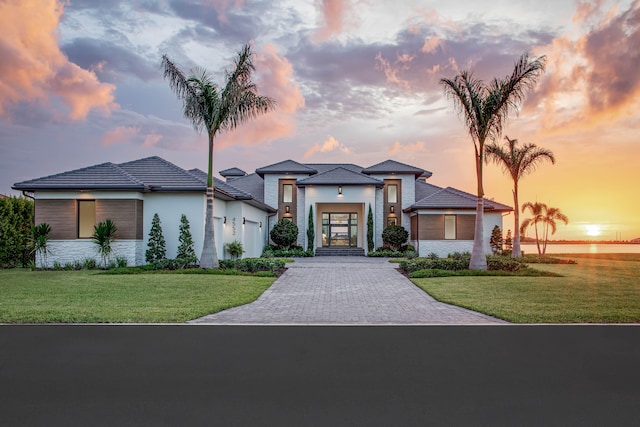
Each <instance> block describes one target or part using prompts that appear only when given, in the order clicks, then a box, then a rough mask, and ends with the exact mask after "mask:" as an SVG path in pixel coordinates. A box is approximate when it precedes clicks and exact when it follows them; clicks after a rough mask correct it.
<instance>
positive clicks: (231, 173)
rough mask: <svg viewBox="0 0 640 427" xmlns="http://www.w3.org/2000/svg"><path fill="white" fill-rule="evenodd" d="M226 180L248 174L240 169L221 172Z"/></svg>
mask: <svg viewBox="0 0 640 427" xmlns="http://www.w3.org/2000/svg"><path fill="white" fill-rule="evenodd" d="M219 173H220V175H222V176H224V177H225V178H226V177H228V176H233V177H235V176H245V175H246V174H247V173H246V172H245V171H243V170H242V169H240V168H229V169H225V170H223V171H220V172H219Z"/></svg>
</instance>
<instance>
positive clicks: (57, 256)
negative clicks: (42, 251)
mask: <svg viewBox="0 0 640 427" xmlns="http://www.w3.org/2000/svg"><path fill="white" fill-rule="evenodd" d="M48 246H49V248H50V253H49V255H48V256H47V265H46V267H48V268H51V267H53V263H54V262H57V263H59V264H61V265H64V264H67V263H73V262H76V261H78V262H83V261H84V260H86V259H90V258H93V259H95V260H96V262H97V263H98V264H99V265H100V264H101V263H102V257H100V254H99V252H98V249H97V245H96V244H95V243H93V242H92V241H91V240H50V241H49V244H48ZM112 247H113V252H112V255H111V257H110V260H112V261H115V259H116V258H117V257H118V258H126V259H127V265H130V266H131V265H142V264H144V251H145V247H144V245H143V241H142V240H116V241H115V242H114V243H113V246H112ZM43 261H44V260H43V259H41V257H40V256H36V265H37V266H38V267H41V268H42V267H45V266H44V265H43V264H42V263H43Z"/></svg>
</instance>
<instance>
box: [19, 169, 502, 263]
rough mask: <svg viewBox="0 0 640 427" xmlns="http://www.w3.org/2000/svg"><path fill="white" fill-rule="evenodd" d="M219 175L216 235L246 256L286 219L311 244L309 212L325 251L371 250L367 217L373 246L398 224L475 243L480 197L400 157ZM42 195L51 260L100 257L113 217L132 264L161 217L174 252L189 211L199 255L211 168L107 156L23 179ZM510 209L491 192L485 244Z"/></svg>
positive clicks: (414, 237)
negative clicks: (103, 233) (99, 237)
mask: <svg viewBox="0 0 640 427" xmlns="http://www.w3.org/2000/svg"><path fill="white" fill-rule="evenodd" d="M220 175H221V176H223V177H224V178H225V181H222V180H219V179H216V180H215V183H214V186H215V193H214V196H215V203H214V217H215V236H216V248H217V250H218V255H219V257H220V258H226V257H227V256H226V254H225V252H224V245H225V244H226V243H229V242H233V241H234V240H237V241H240V242H241V243H242V244H243V246H244V249H245V251H246V252H245V254H244V256H245V257H257V256H260V254H261V253H262V250H263V248H264V246H265V245H266V244H267V243H268V241H269V240H268V239H269V230H270V229H271V228H272V227H273V226H274V224H275V223H276V222H277V221H278V220H279V219H283V218H286V219H288V220H291V221H293V222H295V223H296V224H297V226H298V229H299V235H298V244H299V245H300V246H302V247H304V248H306V247H307V244H308V242H307V241H306V240H307V227H308V218H309V212H310V210H311V209H313V219H314V221H313V223H314V228H315V230H314V231H315V241H314V242H313V246H314V247H315V248H316V254H317V255H325V254H331V255H335V254H340V255H365V254H366V252H367V216H368V212H369V208H371V212H372V214H373V218H374V226H373V236H374V240H375V247H376V248H377V247H380V246H382V231H383V230H384V228H385V227H386V226H387V225H390V224H397V225H401V226H403V227H405V228H406V229H407V231H409V236H410V237H409V239H410V241H409V243H411V244H413V245H414V247H415V248H416V250H417V251H418V252H419V254H420V256H426V255H427V254H429V253H432V252H435V253H437V254H439V255H440V256H446V255H447V254H448V253H451V252H455V251H459V252H462V251H470V250H471V248H472V245H473V237H474V236H473V234H474V224H475V208H476V197H475V196H474V195H472V194H469V193H465V192H463V191H460V190H456V189H454V188H451V187H446V188H441V187H438V186H435V185H432V184H429V183H427V182H426V181H427V179H428V178H429V177H430V176H431V172H429V171H426V170H424V169H420V168H417V167H414V166H410V165H406V164H403V163H400V162H396V161H394V160H386V161H384V162H381V163H378V164H376V165H373V166H370V167H366V168H363V167H361V166H357V165H354V164H315V163H314V164H310V163H305V164H303V163H298V162H296V161H293V160H284V161H282V162H278V163H275V164H272V165H268V166H264V167H261V168H258V169H256V171H255V172H254V173H251V174H247V173H246V172H244V171H243V170H241V169H240V168H235V167H234V168H231V169H227V170H224V171H220ZM13 188H14V189H16V190H22V191H23V192H24V193H25V194H30V195H31V196H32V197H33V198H34V200H35V222H36V224H39V223H42V222H46V223H48V224H49V225H51V229H52V231H51V241H50V247H51V252H52V253H51V255H49V257H48V262H49V264H50V265H51V264H52V263H53V262H56V261H57V262H59V263H61V264H64V263H66V262H73V261H82V260H84V259H85V258H87V257H95V256H96V252H95V248H94V246H95V245H93V243H92V242H91V241H90V235H91V233H92V231H93V225H94V224H95V223H97V222H99V221H103V220H105V219H107V218H109V219H111V220H112V221H114V222H115V224H116V226H117V227H118V233H117V234H116V238H117V242H116V245H115V253H116V254H117V256H119V257H124V258H127V260H128V262H129V264H131V265H140V264H144V262H145V260H144V252H145V250H146V249H147V241H148V234H149V230H150V228H151V220H152V218H153V215H154V214H155V213H158V215H159V216H160V220H161V224H162V229H163V233H164V237H165V240H166V244H167V256H168V257H174V256H175V254H176V251H177V248H178V245H179V242H178V235H179V231H178V230H179V224H180V217H181V215H182V214H184V215H186V216H187V218H188V219H189V222H190V226H191V233H192V236H193V239H194V244H195V250H196V254H198V255H199V253H200V251H201V249H202V244H203V237H204V213H205V189H206V174H205V173H204V172H202V171H200V170H198V169H191V170H185V169H182V168H180V167H178V166H176V165H174V164H172V163H170V162H168V161H166V160H164V159H162V158H160V157H148V158H144V159H139V160H135V161H131V162H127V163H121V164H114V163H103V164H99V165H95V166H89V167H86V168H83V169H77V170H73V171H68V172H63V173H60V174H56V175H51V176H47V177H43V178H37V179H32V180H29V181H24V182H20V183H16V184H14V186H13ZM511 210H512V208H511V207H509V206H507V205H503V204H501V203H497V202H494V201H491V200H485V215H484V232H485V246H486V251H487V252H489V251H490V247H489V237H490V235H491V230H492V229H493V227H494V226H495V225H498V226H499V227H501V228H502V217H503V215H504V214H507V213H509V212H510V211H511Z"/></svg>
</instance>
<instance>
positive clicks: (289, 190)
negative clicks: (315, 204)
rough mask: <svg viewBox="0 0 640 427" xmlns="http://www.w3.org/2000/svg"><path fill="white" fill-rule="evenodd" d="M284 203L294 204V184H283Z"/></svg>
mask: <svg viewBox="0 0 640 427" xmlns="http://www.w3.org/2000/svg"><path fill="white" fill-rule="evenodd" d="M282 203H293V184H282Z"/></svg>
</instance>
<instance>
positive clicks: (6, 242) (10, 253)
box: [0, 196, 33, 268]
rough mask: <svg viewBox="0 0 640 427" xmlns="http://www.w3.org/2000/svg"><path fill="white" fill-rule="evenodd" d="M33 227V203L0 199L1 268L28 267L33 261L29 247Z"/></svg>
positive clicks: (24, 198) (13, 199)
mask: <svg viewBox="0 0 640 427" xmlns="http://www.w3.org/2000/svg"><path fill="white" fill-rule="evenodd" d="M32 226H33V201H31V200H30V199H28V198H26V197H14V196H10V197H3V198H0V268H9V267H16V266H22V267H26V266H27V265H28V264H29V261H31V260H33V256H32V255H31V248H30V245H29V239H30V237H31V227H32Z"/></svg>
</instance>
